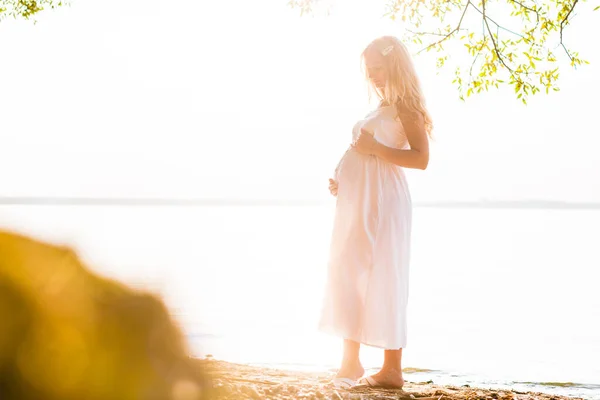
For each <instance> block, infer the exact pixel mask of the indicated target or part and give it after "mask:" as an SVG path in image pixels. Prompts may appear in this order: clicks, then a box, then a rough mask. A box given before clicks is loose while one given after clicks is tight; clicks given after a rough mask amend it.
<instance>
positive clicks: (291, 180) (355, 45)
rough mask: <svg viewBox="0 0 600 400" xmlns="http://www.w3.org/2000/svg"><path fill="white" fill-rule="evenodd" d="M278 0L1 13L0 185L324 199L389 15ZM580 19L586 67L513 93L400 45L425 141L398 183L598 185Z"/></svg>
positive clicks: (599, 167) (465, 195)
mask: <svg viewBox="0 0 600 400" xmlns="http://www.w3.org/2000/svg"><path fill="white" fill-rule="evenodd" d="M286 3H287V1H286V0H262V1H242V0H229V1H222V2H221V1H210V2H209V1H202V2H199V1H194V0H168V1H166V0H164V1H157V0H143V1H142V0H128V1H126V2H124V1H117V0H102V1H100V0H73V4H72V6H71V7H69V8H63V9H60V10H58V11H55V12H50V13H44V14H43V15H41V16H40V17H39V22H38V23H37V24H36V25H34V24H33V23H31V22H27V21H18V22H14V21H3V22H2V23H0V48H1V49H2V58H3V62H2V63H0V76H1V77H2V86H1V89H0V90H1V92H0V110H2V118H1V119H0V135H1V138H2V142H1V143H2V145H1V146H0V170H2V171H3V173H2V174H0V195H10V196H38V195H40V196H41V195H55V196H79V195H82V196H102V197H108V196H161V197H209V198H215V197H216V198H225V197H229V198H287V199H321V198H327V197H328V196H329V194H328V192H327V178H328V177H329V175H330V173H331V172H332V170H333V168H334V167H335V165H336V164H337V161H338V158H339V157H340V155H341V153H342V152H343V151H344V150H345V148H346V146H347V145H348V142H349V140H350V135H351V128H352V125H353V124H354V122H355V121H356V120H357V119H359V118H361V117H362V116H363V115H364V113H365V112H366V111H367V110H368V109H369V106H368V104H367V97H366V90H365V85H364V81H363V78H362V75H361V71H360V64H359V54H360V52H361V50H362V49H363V48H364V46H365V45H366V44H367V43H368V42H369V41H370V40H371V39H373V38H375V37H376V36H379V35H381V34H388V33H391V34H398V35H399V34H400V32H401V31H400V27H399V26H398V25H394V24H393V23H391V22H390V21H386V20H384V19H382V18H381V14H382V13H383V10H384V9H383V7H381V6H378V5H377V4H376V3H374V2H372V1H366V0H365V1H353V2H350V1H348V2H339V3H338V4H337V6H336V7H335V8H334V9H333V15H332V16H329V17H325V16H319V17H304V18H300V17H299V16H298V13H297V12H296V11H294V10H290V9H289V8H288V7H287V6H286ZM592 17H593V16H592V15H584V14H582V15H579V16H578V17H577V22H578V25H574V26H573V27H571V28H570V30H569V31H568V36H567V41H568V42H569V43H572V45H574V47H576V48H577V49H578V50H579V51H580V52H581V53H582V55H583V56H584V58H587V59H588V60H590V61H591V62H592V65H591V66H587V67H585V68H580V69H579V70H578V71H572V70H569V69H568V68H565V70H564V71H563V73H562V76H563V80H562V82H561V84H562V91H561V92H560V93H559V94H554V95H551V96H539V97H537V98H533V99H532V101H531V104H530V105H529V106H528V107H524V106H522V105H520V104H519V103H517V102H516V101H515V100H514V98H513V96H512V95H511V94H510V93H508V92H506V91H505V92H498V91H496V92H491V93H489V94H487V95H485V96H479V97H474V98H471V99H469V100H468V101H467V102H466V103H461V102H460V101H459V100H458V99H457V97H458V96H457V93H456V90H455V88H454V87H453V86H452V84H451V80H452V78H451V77H450V76H451V74H450V73H451V71H448V73H442V74H441V75H439V76H437V75H436V73H435V68H433V65H432V64H431V59H429V60H428V59H425V58H417V59H416V62H417V66H418V69H419V73H420V76H421V80H422V81H423V84H424V86H425V92H426V95H427V98H428V102H429V105H430V108H431V112H432V114H433V116H434V119H435V123H436V131H435V136H436V142H435V143H434V144H433V147H432V154H431V163H430V167H429V169H428V170H427V171H425V172H422V171H411V172H410V179H411V184H412V192H413V198H414V199H416V200H448V199H460V200H476V199H479V198H494V199H529V198H541V199H551V200H573V201H600V179H598V178H597V175H598V172H600V157H598V156H597V151H598V150H597V149H598V147H599V144H600V135H599V133H600V128H598V123H597V120H596V118H597V116H596V113H597V111H596V106H595V104H596V101H595V100H594V97H595V96H596V94H597V93H599V92H600V78H598V75H597V73H596V71H598V66H599V65H600V48H599V47H598V46H596V44H595V43H593V41H592V38H591V37H589V38H588V36H587V35H586V32H587V31H589V29H590V28H591V27H592V23H593V20H592ZM415 50H416V48H415ZM585 96H594V97H589V98H587V97H585Z"/></svg>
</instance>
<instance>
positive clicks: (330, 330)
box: [319, 325, 406, 350]
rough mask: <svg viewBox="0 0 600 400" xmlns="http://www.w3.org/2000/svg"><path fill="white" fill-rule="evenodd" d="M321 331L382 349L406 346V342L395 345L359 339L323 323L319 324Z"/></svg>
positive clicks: (396, 348)
mask: <svg viewBox="0 0 600 400" xmlns="http://www.w3.org/2000/svg"><path fill="white" fill-rule="evenodd" d="M319 331H321V332H323V333H325V334H328V335H331V336H336V337H339V338H342V339H347V340H352V341H353V342H357V343H360V344H362V345H365V346H369V347H374V348H376V349H381V350H400V349H405V348H406V344H404V345H403V346H399V347H394V346H382V345H380V344H375V343H371V342H369V341H368V340H364V339H358V338H357V337H355V336H353V335H344V334H342V333H340V332H339V331H337V330H336V329H334V328H332V327H325V326H322V325H321V326H319Z"/></svg>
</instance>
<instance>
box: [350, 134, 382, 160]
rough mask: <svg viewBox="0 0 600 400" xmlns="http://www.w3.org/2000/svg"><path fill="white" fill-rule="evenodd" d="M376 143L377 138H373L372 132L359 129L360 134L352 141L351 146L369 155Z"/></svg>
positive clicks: (371, 153)
mask: <svg viewBox="0 0 600 400" xmlns="http://www.w3.org/2000/svg"><path fill="white" fill-rule="evenodd" d="M376 145H377V140H375V136H374V135H373V132H370V131H367V130H365V129H361V130H360V135H359V136H358V138H357V139H356V140H355V141H354V143H352V148H353V149H354V150H356V151H357V152H359V153H360V154H364V155H367V156H370V155H373V153H374V151H375V146H376Z"/></svg>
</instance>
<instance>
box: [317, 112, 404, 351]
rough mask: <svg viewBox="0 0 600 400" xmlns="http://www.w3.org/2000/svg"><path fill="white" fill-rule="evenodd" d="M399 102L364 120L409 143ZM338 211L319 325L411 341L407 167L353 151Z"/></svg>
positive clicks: (357, 336) (379, 136)
mask: <svg viewBox="0 0 600 400" xmlns="http://www.w3.org/2000/svg"><path fill="white" fill-rule="evenodd" d="M395 117H396V111H395V107H389V106H388V107H382V108H378V109H376V110H375V111H373V112H371V113H369V114H368V115H367V116H366V118H365V119H363V120H361V121H358V122H357V123H356V125H355V126H354V129H353V131H352V137H353V140H354V139H356V138H357V137H358V135H359V134H360V131H361V128H365V129H367V130H369V131H371V132H374V134H375V139H376V140H377V141H378V142H380V143H382V144H384V145H386V146H388V147H394V148H399V149H406V148H408V147H409V145H408V140H407V138H406V134H405V132H404V129H403V127H402V123H401V122H400V121H398V120H397V119H396V118H395ZM335 179H336V180H337V182H338V194H337V203H336V212H335V219H334V225H333V234H332V239H331V248H330V258H329V266H328V277H327V284H326V288H325V297H324V302H323V309H322V314H321V319H320V322H319V329H320V330H321V331H323V332H326V333H330V334H333V335H336V336H340V337H342V338H344V339H350V340H353V341H356V342H360V343H363V344H366V345H369V346H375V347H379V348H383V349H389V350H391V349H400V348H404V347H406V336H407V335H406V334H407V332H406V330H407V328H406V317H407V316H406V311H407V302H408V279H409V268H408V267H409V259H410V232H411V216H412V205H411V198H410V193H409V190H408V185H407V182H406V178H405V176H404V171H403V169H402V167H399V166H396V165H394V164H391V163H389V162H387V161H384V160H382V159H380V158H378V157H376V156H367V155H363V154H359V153H357V152H356V151H355V150H349V151H348V152H346V154H345V155H344V156H343V157H342V160H341V161H340V164H339V165H338V168H337V169H336V173H335Z"/></svg>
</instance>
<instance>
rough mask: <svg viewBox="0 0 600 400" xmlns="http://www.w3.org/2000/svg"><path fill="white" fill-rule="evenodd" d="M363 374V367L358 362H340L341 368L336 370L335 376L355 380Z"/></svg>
mask: <svg viewBox="0 0 600 400" xmlns="http://www.w3.org/2000/svg"><path fill="white" fill-rule="evenodd" d="M364 374H365V369H364V368H363V366H362V365H361V364H360V362H352V363H347V362H344V363H342V368H340V370H339V371H338V373H337V375H336V376H335V377H336V378H350V379H352V380H354V381H355V380H357V379H359V378H361V377H362V376H363V375H364Z"/></svg>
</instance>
